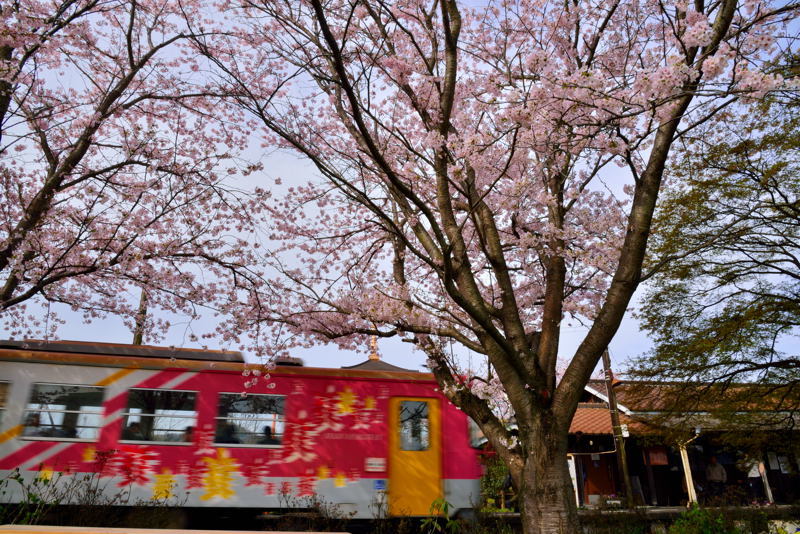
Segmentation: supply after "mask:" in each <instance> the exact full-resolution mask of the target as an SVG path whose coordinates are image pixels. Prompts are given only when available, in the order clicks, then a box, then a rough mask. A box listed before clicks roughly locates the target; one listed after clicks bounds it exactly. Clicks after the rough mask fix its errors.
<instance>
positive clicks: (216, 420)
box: [212, 391, 288, 449]
mask: <svg viewBox="0 0 800 534" xmlns="http://www.w3.org/2000/svg"><path fill="white" fill-rule="evenodd" d="M222 395H236V396H241V395H242V392H241V391H238V392H235V391H218V392H217V405H216V406H217V411H216V413H215V414H214V438H213V440H212V444H213V445H214V446H215V447H235V448H249V449H252V448H258V449H279V448H281V447H283V436H284V435H285V434H286V399H287V398H288V395H278V394H274V393H248V394H247V397H245V398H249V397H278V398H282V399H283V413H280V414H269V415H278V416H279V417H278V419H277V422H278V423H282V424H283V429H284V430H283V433H281V434H280V440H279V441H280V443H275V444H267V443H221V442H218V441H217V428H218V426H219V422H220V421H227V420H228V416H224V417H221V416H220V415H219V413H220V412H219V405H220V397H221V396H222ZM255 415H262V414H255ZM263 415H267V414H263ZM233 419H234V420H244V419H242V418H233ZM264 421H265V422H266V420H264ZM274 437H275V434H273V438H274Z"/></svg>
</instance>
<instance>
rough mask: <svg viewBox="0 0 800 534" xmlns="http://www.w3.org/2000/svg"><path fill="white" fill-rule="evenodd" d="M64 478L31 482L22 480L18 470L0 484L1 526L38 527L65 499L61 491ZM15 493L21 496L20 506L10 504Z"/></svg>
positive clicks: (57, 475)
mask: <svg viewBox="0 0 800 534" xmlns="http://www.w3.org/2000/svg"><path fill="white" fill-rule="evenodd" d="M61 477H62V475H61V474H60V473H58V474H56V475H55V476H54V477H53V478H49V477H47V478H42V477H35V478H33V479H32V480H28V479H26V478H25V477H23V476H22V474H21V473H20V472H19V468H16V469H14V470H13V471H12V472H11V473H9V474H8V475H7V476H6V477H5V478H3V479H2V480H0V499H1V500H2V502H0V524H11V525H36V524H38V523H39V521H41V519H42V518H43V517H45V516H46V515H47V513H48V512H49V511H50V509H52V508H53V507H54V506H56V505H58V504H60V503H61V502H62V501H63V500H64V499H65V497H66V496H65V495H64V493H63V491H62V490H61V489H60V488H59V484H58V482H59V480H60V479H61ZM15 486H16V487H15ZM12 493H13V494H18V495H21V496H22V498H21V500H20V502H19V503H13V504H12V503H9V502H7V500H6V499H8V498H10V496H11V494H12Z"/></svg>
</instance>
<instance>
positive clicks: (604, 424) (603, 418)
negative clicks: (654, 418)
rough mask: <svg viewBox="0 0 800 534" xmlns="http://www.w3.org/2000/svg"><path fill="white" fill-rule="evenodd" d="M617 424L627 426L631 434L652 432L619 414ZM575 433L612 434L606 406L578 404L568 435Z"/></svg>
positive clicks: (639, 422)
mask: <svg viewBox="0 0 800 534" xmlns="http://www.w3.org/2000/svg"><path fill="white" fill-rule="evenodd" d="M619 422H620V424H623V425H628V431H629V432H630V433H631V434H644V433H649V432H652V431H653V429H652V428H651V427H648V425H647V424H646V423H644V422H642V421H637V420H636V419H632V418H630V417H628V416H627V415H625V414H624V413H621V412H620V414H619ZM576 432H582V433H584V434H612V433H613V428H612V427H611V413H610V412H609V411H608V405H607V404H605V403H581V404H579V405H578V409H577V410H575V416H574V417H573V418H572V423H571V424H570V425H569V433H570V434H575V433H576Z"/></svg>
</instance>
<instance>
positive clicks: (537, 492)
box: [519, 431, 579, 534]
mask: <svg viewBox="0 0 800 534" xmlns="http://www.w3.org/2000/svg"><path fill="white" fill-rule="evenodd" d="M558 434H559V433H558V432H556V431H546V432H539V433H536V434H535V435H534V437H533V440H532V441H533V442H532V447H531V448H530V454H529V455H528V458H527V461H526V462H525V466H524V467H523V470H522V480H521V482H522V484H521V491H520V496H519V500H520V503H519V504H520V507H521V510H520V512H521V516H520V517H521V520H522V528H523V531H524V532H525V534H574V533H577V532H579V527H578V512H577V508H576V504H575V492H574V490H573V487H572V479H571V478H570V475H569V468H568V467H567V436H566V434H565V435H563V436H561V435H558Z"/></svg>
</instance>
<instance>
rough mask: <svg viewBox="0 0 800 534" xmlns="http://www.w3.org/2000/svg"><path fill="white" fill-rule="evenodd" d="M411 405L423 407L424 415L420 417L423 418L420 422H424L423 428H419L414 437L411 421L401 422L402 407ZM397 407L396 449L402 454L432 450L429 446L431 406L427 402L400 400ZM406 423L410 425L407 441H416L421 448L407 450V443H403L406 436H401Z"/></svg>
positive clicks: (430, 445)
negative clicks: (417, 433)
mask: <svg viewBox="0 0 800 534" xmlns="http://www.w3.org/2000/svg"><path fill="white" fill-rule="evenodd" d="M412 403H414V404H420V405H423V406H424V407H425V413H424V415H422V417H423V419H422V421H424V427H423V426H421V427H420V429H419V435H418V436H414V434H413V421H412V419H406V420H405V421H404V420H403V410H404V405H407V404H412ZM397 407H398V408H399V411H398V414H397V447H398V449H399V450H401V451H403V452H425V451H429V450H431V449H432V444H431V406H430V403H429V401H428V400H420V399H402V400H400V401H399V402H398V404H397ZM411 415H412V416H413V415H414V414H413V413H412V414H411ZM406 423H411V427H410V430H411V432H409V436H407V437H408V439H409V440H415V439H418V440H419V443H420V446H421V447H422V448H408V447H407V443H406V441H405V440H406V436H404V435H403V431H404V429H405V428H406V426H405V424H406ZM423 440H424V441H423ZM410 443H413V441H411V442H410Z"/></svg>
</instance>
